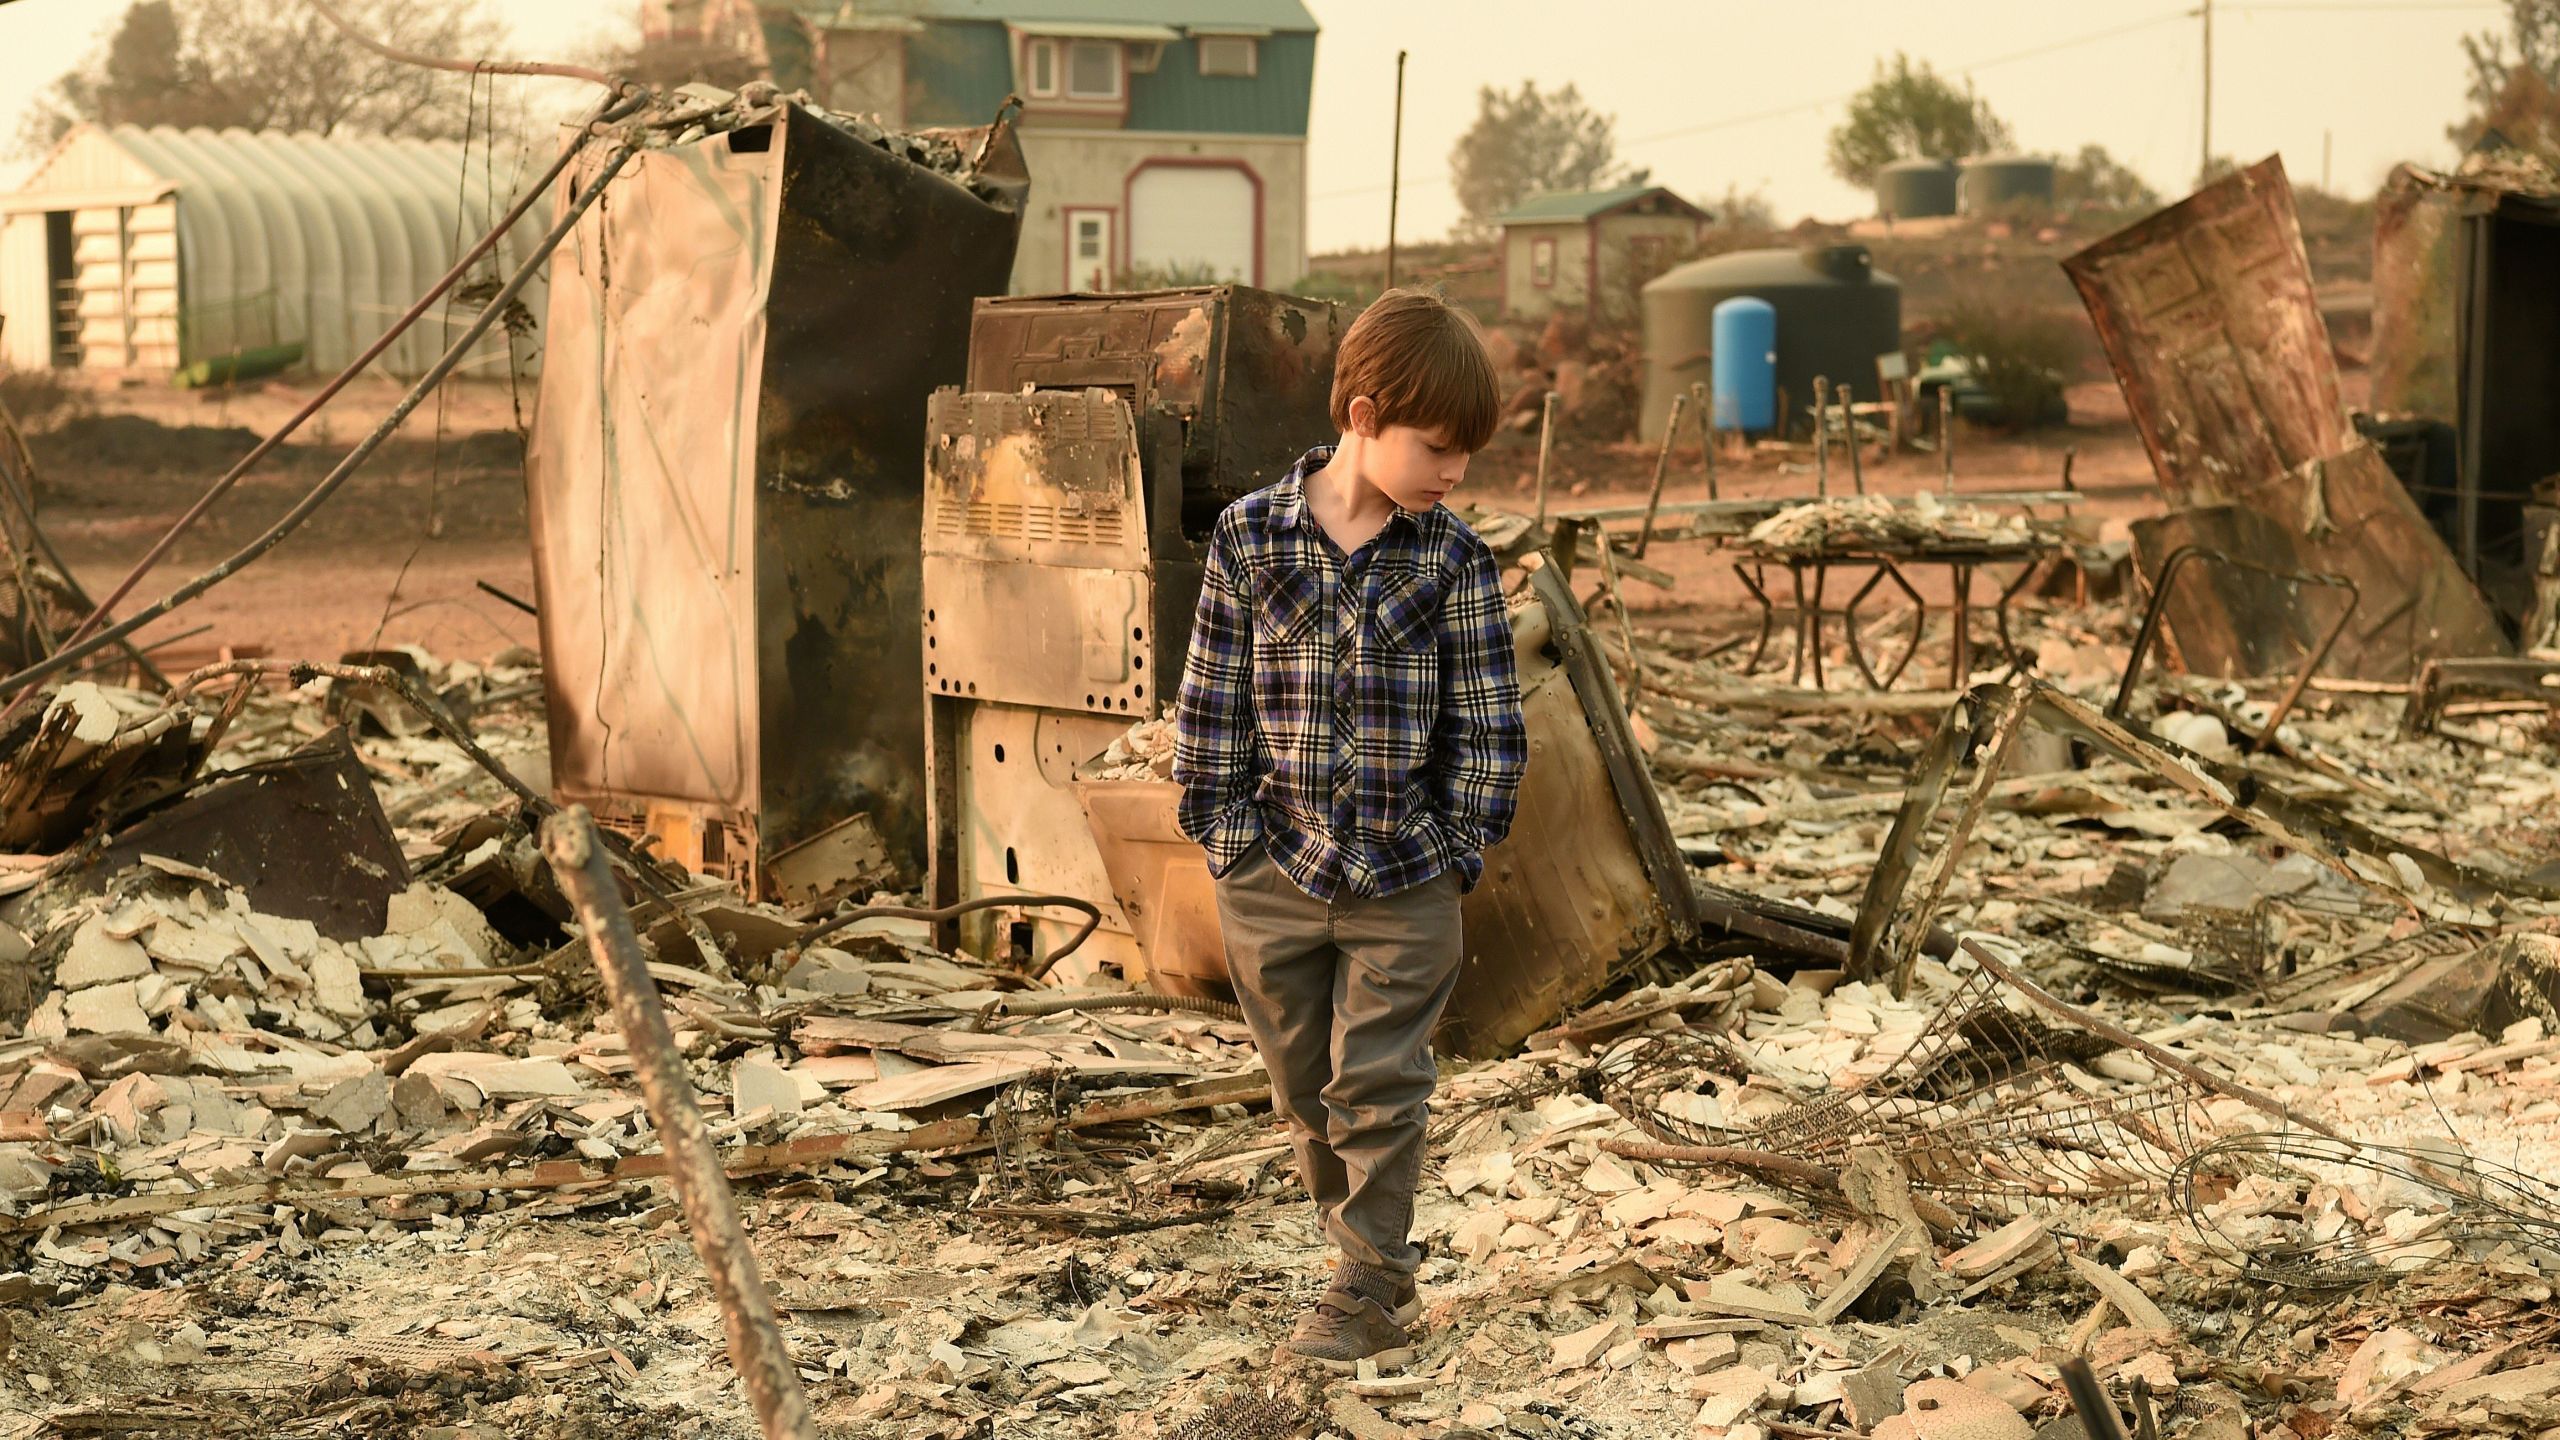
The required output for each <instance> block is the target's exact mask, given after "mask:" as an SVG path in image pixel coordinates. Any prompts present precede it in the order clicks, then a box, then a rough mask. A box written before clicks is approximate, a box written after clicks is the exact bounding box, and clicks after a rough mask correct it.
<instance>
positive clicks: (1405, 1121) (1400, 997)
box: [1218, 848, 1465, 1275]
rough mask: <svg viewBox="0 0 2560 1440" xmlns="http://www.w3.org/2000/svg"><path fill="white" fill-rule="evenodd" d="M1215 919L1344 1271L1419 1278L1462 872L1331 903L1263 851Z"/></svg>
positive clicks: (1224, 887) (1229, 886)
mask: <svg viewBox="0 0 2560 1440" xmlns="http://www.w3.org/2000/svg"><path fill="white" fill-rule="evenodd" d="M1218 919H1219V921H1220V924H1221V928H1222V929H1223V930H1224V932H1225V935H1226V942H1227V968H1228V969H1229V971H1230V972H1231V973H1232V974H1233V976H1234V979H1235V986H1236V1000H1237V1003H1238V1004H1240V1005H1242V1006H1243V1007H1244V1018H1245V1023H1246V1024H1247V1025H1248V1026H1250V1027H1252V1030H1253V1043H1254V1048H1256V1049H1257V1050H1259V1051H1261V1052H1262V1063H1263V1067H1264V1068H1265V1069H1267V1070H1269V1071H1270V1072H1271V1102H1272V1108H1273V1109H1275V1110H1277V1111H1278V1112H1279V1113H1280V1117H1281V1119H1282V1120H1283V1121H1284V1122H1285V1123H1286V1124H1287V1126H1288V1129H1289V1140H1290V1143H1291V1144H1292V1145H1293V1146H1295V1147H1296V1150H1297V1155H1298V1176H1299V1178H1300V1179H1301V1180H1303V1181H1305V1182H1306V1186H1307V1193H1308V1194H1310V1195H1312V1196H1314V1197H1315V1202H1316V1209H1317V1212H1318V1213H1319V1214H1321V1215H1322V1216H1323V1218H1324V1228H1325V1237H1326V1238H1327V1239H1328V1240H1330V1241H1332V1242H1333V1245H1334V1247H1335V1248H1336V1249H1338V1250H1340V1251H1341V1252H1342V1255H1343V1258H1345V1259H1347V1260H1354V1261H1358V1262H1361V1263H1363V1264H1367V1265H1376V1266H1380V1267H1382V1268H1385V1269H1388V1270H1392V1271H1397V1272H1399V1273H1402V1274H1407V1275H1410V1274H1412V1273H1413V1271H1414V1270H1415V1268H1416V1267H1418V1266H1419V1265H1420V1264H1421V1262H1422V1252H1421V1250H1420V1249H1419V1248H1417V1247H1416V1246H1415V1245H1414V1244H1413V1241H1412V1238H1411V1235H1412V1230H1413V1191H1414V1186H1415V1185H1416V1184H1417V1183H1419V1181H1420V1180H1421V1177H1422V1151H1423V1143H1422V1142H1423V1130H1424V1127H1425V1124H1426V1122H1427V1121H1428V1119H1429V1116H1430V1101H1431V1087H1432V1082H1433V1081H1434V1080H1435V1079H1436V1078H1437V1072H1436V1071H1435V1070H1434V1068H1433V1066H1432V1062H1431V1030H1432V1027H1433V1026H1434V1025H1436V1024H1438V1023H1439V1020H1440V1012H1441V1010H1442V1009H1443V1008H1444V1007H1445V1006H1447V1004H1448V1003H1449V992H1450V991H1451V990H1453V989H1455V988H1456V987H1457V981H1458V965H1459V960H1460V959H1461V958H1462V956H1463V955H1464V953H1465V950H1464V947H1463V945H1462V944H1461V943H1460V938H1459V929H1458V875H1457V872H1455V871H1454V870H1453V871H1447V872H1444V873H1442V874H1440V875H1438V876H1435V877H1434V878H1432V879H1430V880H1427V881H1425V882H1423V883H1422V884H1420V885H1417V886H1414V887H1413V888H1412V889H1410V890H1404V891H1400V892H1398V893H1397V894H1394V895H1390V896H1387V897H1386V898H1384V899H1376V900H1373V899H1365V898H1362V897H1359V896H1344V897H1342V898H1340V899H1337V900H1333V901H1324V900H1318V899H1316V898H1314V897H1313V896H1310V895H1308V894H1307V893H1306V892H1305V891H1303V890H1300V889H1299V888H1298V886H1297V883H1296V882H1295V881H1293V880H1291V879H1290V878H1289V877H1288V876H1287V875H1286V874H1284V873H1283V872H1282V871H1281V869H1280V867H1279V866H1278V865H1277V864H1275V863H1273V861H1272V859H1271V856H1270V854H1269V852H1268V851H1266V850H1263V849H1259V848H1257V849H1255V850H1253V851H1252V852H1251V853H1249V854H1247V855H1246V856H1245V858H1244V859H1243V860H1241V861H1239V862H1238V863H1237V864H1236V866H1235V868H1234V869H1232V870H1230V871H1228V872H1227V873H1226V874H1225V875H1224V876H1223V877H1221V878H1220V879H1219V881H1218Z"/></svg>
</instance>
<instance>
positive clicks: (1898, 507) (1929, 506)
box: [1744, 490, 2033, 551]
mask: <svg viewBox="0 0 2560 1440" xmlns="http://www.w3.org/2000/svg"><path fill="white" fill-rule="evenodd" d="M2032 533H2033V532H2032V530H2031V528H2030V526H2029V524H2028V521H2027V518H2026V517H2025V516H2024V515H2022V514H2018V513H2016V512H2014V511H1996V510H1985V509H1982V508H1980V507H1979V506H1973V505H1949V504H1947V503H1946V502H1944V501H1942V500H1940V499H1939V498H1938V496H1937V495H1936V494H1934V493H1932V492H1930V491H1927V490H1922V491H1919V492H1917V493H1915V494H1913V495H1910V496H1907V497H1887V496H1883V495H1843V496H1836V497H1834V498H1831V499H1828V500H1815V501H1811V502H1808V503H1806V504H1802V505H1790V506H1788V507H1787V508H1786V509H1784V510H1781V511H1779V512H1778V513H1777V514H1775V515H1772V516H1770V517H1769V518H1768V519H1766V520H1763V521H1761V522H1760V523H1759V524H1757V525H1754V526H1752V527H1751V530H1750V532H1749V533H1748V534H1747V535H1746V536H1745V537H1744V539H1745V541H1746V543H1748V544H1750V545H1752V546H1755V547H1758V548H1760V549H1764V550H1799V551H1813V550H1823V549H1836V548H1841V547H1845V546H1852V545H1879V546H1895V545H1913V544H1919V543H1922V542H1928V543H1934V544H1941V545H1955V544H1983V545H2018V544H2024V543H2026V541H2027V540H2028V539H2029V538H2030V536H2031V535H2032Z"/></svg>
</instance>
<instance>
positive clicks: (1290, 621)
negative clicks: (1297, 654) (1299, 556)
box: [1253, 570, 1324, 649]
mask: <svg viewBox="0 0 2560 1440" xmlns="http://www.w3.org/2000/svg"><path fill="white" fill-rule="evenodd" d="M1255 588H1256V591H1257V594H1256V596H1255V598H1254V611H1255V615H1254V626H1253V631H1254V639H1255V640H1257V641H1258V642H1260V643H1262V644H1264V645H1268V646H1271V647H1273V648H1275V649H1276V648H1279V647H1282V646H1288V645H1295V644H1297V643H1299V642H1301V641H1303V640H1305V639H1307V638H1308V636H1310V635H1311V634H1313V633H1314V630H1315V621H1316V610H1317V607H1318V606H1319V605H1320V604H1321V603H1322V601H1323V598H1324V587H1323V586H1322V585H1321V584H1320V583H1319V582H1318V581H1317V580H1316V578H1315V577H1314V576H1312V575H1309V574H1307V573H1306V572H1305V571H1303V570H1288V571H1279V572H1274V573H1268V574H1265V575H1264V576H1263V577H1262V581H1261V583H1260V584H1259V585H1258V586H1256V587H1255Z"/></svg>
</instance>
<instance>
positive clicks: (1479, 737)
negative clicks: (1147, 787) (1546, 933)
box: [1173, 445, 1529, 900]
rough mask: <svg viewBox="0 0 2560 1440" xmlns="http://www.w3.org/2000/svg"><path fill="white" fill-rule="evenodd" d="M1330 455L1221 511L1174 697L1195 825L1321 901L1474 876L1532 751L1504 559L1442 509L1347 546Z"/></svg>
mask: <svg viewBox="0 0 2560 1440" xmlns="http://www.w3.org/2000/svg"><path fill="white" fill-rule="evenodd" d="M1332 458H1333V447H1332V446H1330V445H1320V446H1317V447H1316V448H1315V449H1313V450H1310V451H1308V452H1307V453H1306V454H1305V455H1303V456H1301V457H1300V458H1299V460H1298V463H1297V464H1296V465H1294V466H1292V467H1291V468H1290V470H1289V473H1288V474H1287V475H1286V476H1284V477H1283V478H1282V479H1281V480H1280V481H1279V482H1278V483H1277V484H1274V485H1271V486H1268V487H1266V488H1264V489H1261V490H1257V491H1255V492H1254V493H1252V494H1250V495H1247V496H1246V497H1244V498H1243V499H1241V500H1238V501H1237V502H1235V503H1234V504H1233V505H1230V506H1228V507H1227V510H1226V513H1225V514H1223V515H1221V516H1219V517H1218V526H1217V530H1216V532H1215V533H1214V534H1213V536H1212V537H1211V539H1210V542H1209V558H1208V573H1207V575H1206V576H1205V577H1204V578H1203V579H1202V582H1201V586H1200V610H1199V614H1198V617H1197V619H1196V620H1195V621H1194V622H1193V625H1192V629H1191V649H1190V652H1189V656H1188V658H1187V659H1186V660H1185V661H1184V669H1183V675H1182V690H1181V693H1180V695H1179V697H1178V698H1177V699H1176V701H1175V704H1174V717H1175V727H1176V737H1177V738H1176V745H1175V749H1174V760H1173V778H1174V779H1175V780H1177V781H1180V782H1181V784H1182V805H1181V824H1182V833H1183V834H1185V835H1187V836H1189V837H1191V838H1192V839H1194V840H1197V841H1198V842H1200V844H1201V846H1202V847H1203V848H1204V849H1206V850H1207V851H1208V854H1209V868H1210V870H1211V871H1212V872H1213V873H1215V874H1219V875H1224V874H1226V873H1227V871H1229V870H1230V869H1233V868H1234V866H1235V864H1236V862H1237V861H1239V860H1241V859H1243V858H1244V856H1245V854H1246V852H1248V851H1250V850H1251V849H1252V848H1253V845H1254V842H1255V841H1257V840H1259V841H1262V842H1263V843H1264V844H1266V845H1267V846H1268V847H1269V848H1270V853H1271V858H1272V860H1273V861H1274V862H1276V863H1277V864H1278V865H1279V866H1280V868H1281V869H1282V870H1283V871H1285V872H1287V874H1288V876H1289V878H1290V879H1292V880H1294V881H1296V882H1297V885H1298V888H1299V889H1301V890H1304V891H1305V892H1306V893H1308V894H1309V895H1312V896H1316V897H1318V898H1320V899H1326V900H1330V899H1334V898H1336V897H1338V896H1341V895H1344V894H1346V893H1347V894H1351V895H1363V896H1382V895H1392V894H1395V893H1396V892H1397V891H1400V890H1405V889H1409V888H1411V887H1413V886H1415V885H1419V884H1421V883H1423V882H1424V881H1426V880H1429V879H1431V878H1432V877H1433V876H1436V875H1438V874H1440V873H1441V872H1442V871H1443V870H1445V869H1449V868H1451V867H1455V869H1456V870H1457V871H1458V875H1459V881H1460V885H1461V887H1462V888H1463V889H1466V890H1473V889H1474V888H1475V886H1476V882H1477V880H1478V879H1479V878H1480V877H1481V876H1482V875H1483V873H1484V852H1485V851H1486V850H1488V849H1491V848H1492V847H1493V846H1494V845H1496V844H1498V843H1499V842H1500V841H1501V840H1502V838H1503V836H1505V835H1507V834H1509V833H1510V831H1511V814H1512V808H1513V803H1514V800H1515V798H1516V796H1517V793H1518V791H1519V788H1520V772H1521V770H1522V768H1523V767H1524V766H1525V765H1526V764H1527V762H1528V757H1529V740H1528V726H1527V725H1526V723H1525V722H1524V721H1523V720H1522V718H1521V714H1520V680H1519V672H1518V667H1517V666H1516V665H1515V664H1514V662H1513V659H1512V653H1511V622H1510V619H1509V617H1508V615H1507V614H1506V613H1505V611H1504V608H1503V601H1502V586H1501V581H1500V572H1499V570H1498V568H1497V567H1496V565H1495V563H1494V559H1493V553H1492V552H1491V551H1490V550H1488V549H1486V548H1485V544H1484V542H1483V541H1482V540H1479V539H1477V538H1476V534H1475V532H1474V531H1472V530H1469V529H1468V528H1467V527H1466V524H1465V523H1464V522H1463V521H1461V520H1459V519H1458V517H1457V516H1455V515H1453V514H1451V513H1450V512H1449V510H1448V508H1447V507H1446V506H1440V505H1435V506H1433V507H1432V508H1431V509H1430V510H1428V511H1426V512H1423V513H1421V514H1414V513H1412V512H1410V511H1405V510H1398V511H1397V512H1396V513H1395V515H1394V516H1392V517H1391V518H1390V519H1389V520H1388V521H1387V525H1386V528H1385V529H1383V530H1381V531H1380V532H1379V533H1378V536H1377V538H1375V539H1373V540H1371V541H1370V542H1369V543H1367V544H1365V545H1363V546H1361V547H1360V549H1359V550H1358V551H1357V552H1356V553H1354V554H1351V555H1348V556H1346V555H1344V554H1343V553H1342V551H1341V549H1340V547H1338V546H1336V545H1335V544H1334V543H1333V540H1332V539H1331V537H1329V536H1327V535H1326V534H1325V533H1324V527H1323V526H1322V525H1320V524H1319V523H1317V521H1316V519H1315V517H1314V516H1313V515H1312V514H1310V513H1308V510H1307V503H1306V494H1305V491H1304V489H1303V482H1304V481H1305V479H1306V477H1307V476H1309V475H1312V474H1314V473H1315V472H1316V471H1318V470H1321V469H1323V468H1324V466H1325V463H1326V462H1327V461H1329V460H1331V459H1332Z"/></svg>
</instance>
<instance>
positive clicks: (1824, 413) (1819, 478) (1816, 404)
mask: <svg viewBox="0 0 2560 1440" xmlns="http://www.w3.org/2000/svg"><path fill="white" fill-rule="evenodd" d="M1830 389H1831V382H1830V381H1829V380H1826V379H1824V378H1823V377H1822V376H1819V375H1816V376H1814V377H1813V493H1814V494H1815V495H1817V496H1820V497H1821V498H1822V499H1825V500H1828V499H1830V498H1831V401H1830V398H1829V396H1830Z"/></svg>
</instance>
